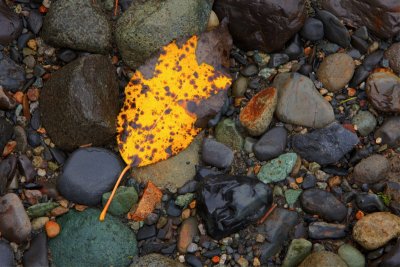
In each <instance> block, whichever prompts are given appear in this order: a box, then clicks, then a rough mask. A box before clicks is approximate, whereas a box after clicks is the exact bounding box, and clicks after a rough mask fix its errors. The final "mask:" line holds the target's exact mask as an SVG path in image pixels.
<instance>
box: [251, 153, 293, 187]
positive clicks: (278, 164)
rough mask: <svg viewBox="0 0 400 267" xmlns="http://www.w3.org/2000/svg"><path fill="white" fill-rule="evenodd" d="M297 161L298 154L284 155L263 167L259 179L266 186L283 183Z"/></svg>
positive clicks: (258, 175)
mask: <svg viewBox="0 0 400 267" xmlns="http://www.w3.org/2000/svg"><path fill="white" fill-rule="evenodd" d="M296 160H297V155H296V153H286V154H282V155H280V156H279V157H278V158H276V159H273V160H271V161H269V162H268V163H267V164H265V165H263V166H262V167H261V169H260V171H259V172H258V174H257V178H258V179H259V180H260V181H262V182H263V183H265V184H268V183H272V182H279V181H282V180H283V179H285V178H286V176H287V175H288V174H289V173H290V172H291V171H292V169H293V167H294V165H295V164H296Z"/></svg>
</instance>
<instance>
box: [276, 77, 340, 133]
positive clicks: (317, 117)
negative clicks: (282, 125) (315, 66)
mask: <svg viewBox="0 0 400 267" xmlns="http://www.w3.org/2000/svg"><path fill="white" fill-rule="evenodd" d="M272 86H273V87H275V88H276V89H277V90H278V105H277V107H276V115H277V117H278V118H279V120H281V121H283V122H286V123H291V124H296V125H301V126H306V127H313V128H321V127H324V126H325V125H327V124H329V123H331V122H332V121H334V119H335V118H334V114H333V109H332V106H331V105H330V104H329V102H328V101H326V100H325V99H324V98H323V97H322V96H321V94H320V93H319V92H318V91H317V90H316V89H315V86H314V83H313V82H312V81H311V80H310V79H309V78H307V77H306V76H303V75H301V74H298V73H281V74H278V75H277V76H276V77H275V79H274V82H273V84H272Z"/></svg>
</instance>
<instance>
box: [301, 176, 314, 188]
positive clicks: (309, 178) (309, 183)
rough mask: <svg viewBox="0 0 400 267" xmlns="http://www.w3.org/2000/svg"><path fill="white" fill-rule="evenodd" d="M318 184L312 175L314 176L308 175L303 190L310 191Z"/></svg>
mask: <svg viewBox="0 0 400 267" xmlns="http://www.w3.org/2000/svg"><path fill="white" fill-rule="evenodd" d="M316 184H317V178H316V177H315V176H314V175H312V174H307V175H306V177H304V180H303V183H302V184H301V188H303V189H304V190H306V189H310V188H313V187H315V185H316Z"/></svg>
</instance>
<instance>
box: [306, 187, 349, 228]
mask: <svg viewBox="0 0 400 267" xmlns="http://www.w3.org/2000/svg"><path fill="white" fill-rule="evenodd" d="M300 203H301V207H302V209H303V210H304V211H305V212H307V213H310V214H316V215H318V216H320V217H321V218H322V219H324V220H326V221H328V222H333V221H337V222H341V221H343V220H344V218H345V217H346V215H347V208H346V206H345V205H344V204H343V203H342V202H340V201H339V200H338V199H336V198H335V196H334V195H333V194H332V193H330V192H327V191H324V190H321V189H316V188H315V189H308V190H305V191H303V193H302V194H301V196H300Z"/></svg>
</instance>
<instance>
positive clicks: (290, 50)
mask: <svg viewBox="0 0 400 267" xmlns="http://www.w3.org/2000/svg"><path fill="white" fill-rule="evenodd" d="M296 36H298V35H296ZM296 36H295V37H294V40H293V41H292V42H291V43H290V44H288V45H287V47H286V49H285V51H284V53H285V54H286V55H287V56H288V57H289V60H296V59H297V58H298V57H300V56H301V55H302V54H303V45H302V42H301V41H297V40H296ZM298 39H300V37H298ZM283 58H285V57H284V56H283Z"/></svg>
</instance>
